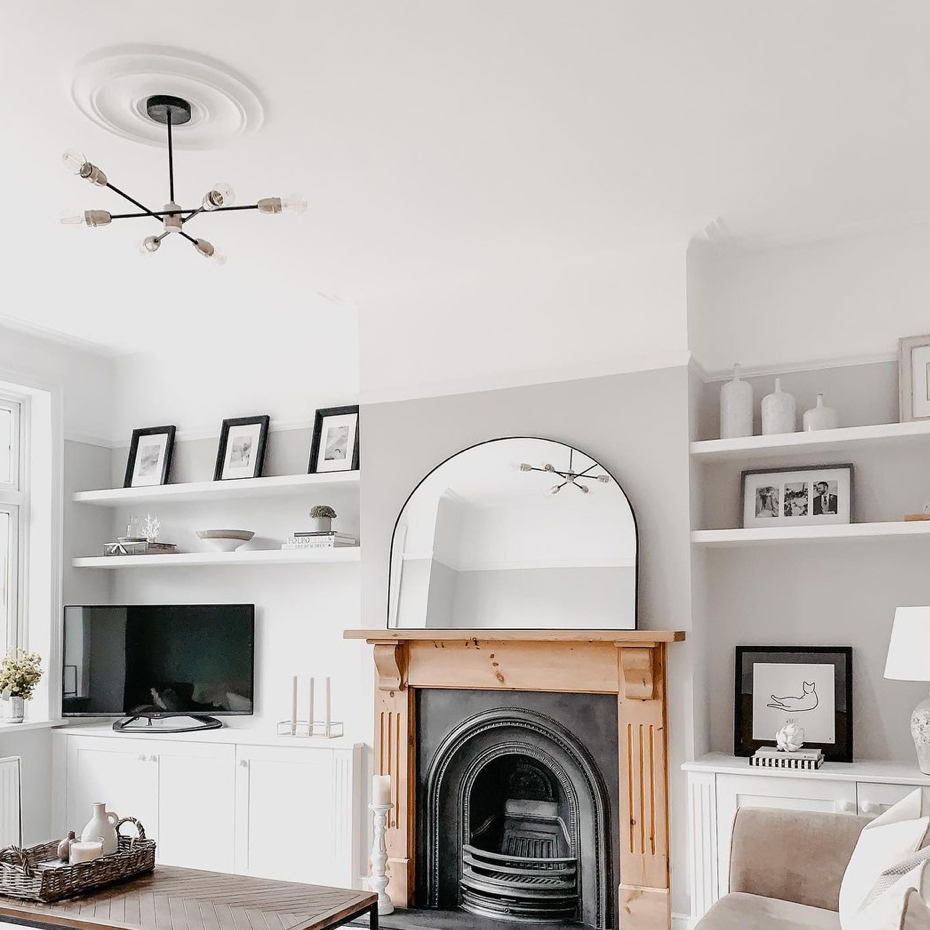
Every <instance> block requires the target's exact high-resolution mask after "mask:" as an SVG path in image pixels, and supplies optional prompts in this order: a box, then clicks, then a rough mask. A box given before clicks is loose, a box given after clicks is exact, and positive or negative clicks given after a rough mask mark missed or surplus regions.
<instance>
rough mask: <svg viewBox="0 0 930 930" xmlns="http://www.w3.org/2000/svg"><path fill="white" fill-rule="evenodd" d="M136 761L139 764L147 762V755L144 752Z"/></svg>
mask: <svg viewBox="0 0 930 930" xmlns="http://www.w3.org/2000/svg"><path fill="white" fill-rule="evenodd" d="M136 761H137V762H145V761H147V760H146V758H145V753H144V752H140V753H139V755H138V756H136Z"/></svg>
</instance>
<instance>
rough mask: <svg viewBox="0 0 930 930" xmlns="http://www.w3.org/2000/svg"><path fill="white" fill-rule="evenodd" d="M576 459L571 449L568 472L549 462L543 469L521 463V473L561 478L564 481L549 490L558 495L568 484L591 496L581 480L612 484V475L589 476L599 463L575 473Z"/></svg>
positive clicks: (588, 488)
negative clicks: (539, 473)
mask: <svg viewBox="0 0 930 930" xmlns="http://www.w3.org/2000/svg"><path fill="white" fill-rule="evenodd" d="M574 459H575V452H574V450H573V449H569V452H568V469H567V470H566V471H561V470H560V469H558V468H556V467H555V465H551V464H550V463H548V462H547V463H546V464H545V465H543V467H542V468H537V467H535V466H534V465H529V464H528V463H527V462H521V463H520V471H539V472H543V473H545V474H550V475H558V477H559V478H561V479H562V481H561V482H560V483H558V484H554V485H552V487H551V488H549V493H550V494H558V493H559V491H561V490H562V488H564V487H565V486H566V485H567V484H570V485H572V486H573V487H576V488H578V490H579V491H581V493H582V494H589V493H590V491H591V488H590V487H588V485H586V484H580V483H579V480H584V481H599V482H600V483H601V484H609V483H610V475H606V474H605V475H589V474H588V472H589V471H593V470H594V469H595V468H597V467H598V465H597V462H594V463H593V464H592V465H590V466H589V467H588V468H586V469H585V470H584V471H575V470H574V467H575V466H574Z"/></svg>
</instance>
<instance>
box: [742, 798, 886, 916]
mask: <svg viewBox="0 0 930 930" xmlns="http://www.w3.org/2000/svg"><path fill="white" fill-rule="evenodd" d="M868 822H869V820H868V818H866V817H856V816H854V815H851V814H820V813H811V812H807V811H790V810H768V809H765V808H752V807H743V808H740V810H739V811H737V814H736V819H735V821H734V823H733V843H732V846H731V850H730V891H743V892H746V893H748V894H756V895H762V896H763V897H766V898H779V899H781V900H782V901H793V902H795V903H796V904H807V905H809V906H811V907H822V908H826V909H827V910H830V911H835V910H837V909H838V908H839V897H840V883H841V882H842V880H843V873H844V872H845V871H846V866H847V865H848V864H849V859H850V857H851V856H852V852H853V849H855V846H856V841H857V840H858V839H859V834H860V833H861V832H862V828H863V827H864V826H865V825H866V824H867V823H868Z"/></svg>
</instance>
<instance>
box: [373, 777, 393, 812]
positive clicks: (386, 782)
mask: <svg viewBox="0 0 930 930" xmlns="http://www.w3.org/2000/svg"><path fill="white" fill-rule="evenodd" d="M371 803H372V806H374V807H387V806H389V805H390V803H391V776H390V775H375V776H374V777H373V778H372V779H371Z"/></svg>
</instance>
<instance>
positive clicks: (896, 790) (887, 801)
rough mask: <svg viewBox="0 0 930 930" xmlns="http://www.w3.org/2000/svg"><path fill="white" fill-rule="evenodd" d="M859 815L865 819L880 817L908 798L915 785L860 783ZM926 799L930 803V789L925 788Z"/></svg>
mask: <svg viewBox="0 0 930 930" xmlns="http://www.w3.org/2000/svg"><path fill="white" fill-rule="evenodd" d="M856 790H857V795H858V801H859V813H860V814H862V816H863V817H878V816H879V815H881V814H884V813H885V811H886V810H888V808H889V807H894V805H895V804H897V803H898V801H901V800H903V799H904V798H906V797H907V796H908V795H909V794H910V793H911V792H912V791H913V790H914V785H885V784H875V783H872V782H859V784H858V785H857V786H856ZM923 792H924V797H925V798H927V800H928V802H930V788H924V789H923Z"/></svg>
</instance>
